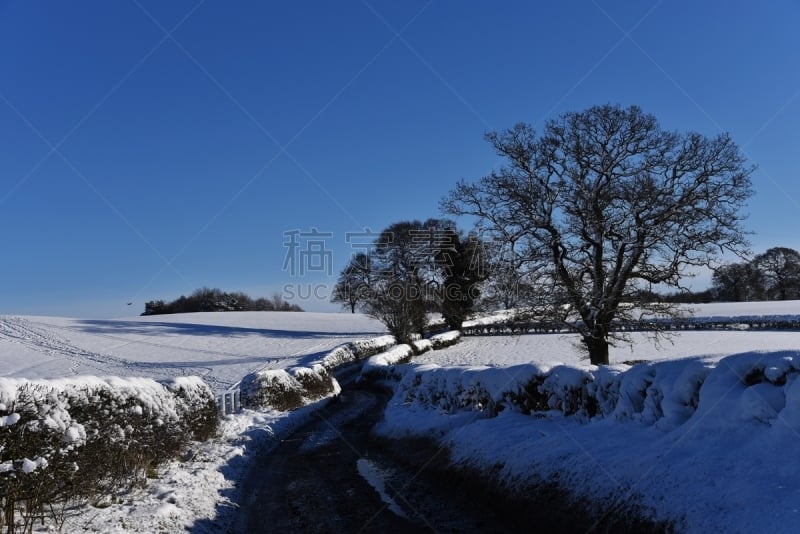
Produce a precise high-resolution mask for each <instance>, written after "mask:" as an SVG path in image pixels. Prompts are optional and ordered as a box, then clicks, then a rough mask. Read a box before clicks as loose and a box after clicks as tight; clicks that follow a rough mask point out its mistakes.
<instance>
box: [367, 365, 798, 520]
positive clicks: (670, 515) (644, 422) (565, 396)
mask: <svg viewBox="0 0 800 534" xmlns="http://www.w3.org/2000/svg"><path fill="white" fill-rule="evenodd" d="M406 369H407V370H406V373H405V375H404V376H403V378H402V380H401V381H400V382H399V383H398V385H397V388H396V390H395V394H394V397H393V399H392V401H391V402H390V404H389V406H388V408H387V411H386V418H385V420H384V422H383V423H381V425H380V426H379V428H378V431H379V432H380V433H382V434H384V435H386V436H389V437H399V436H419V435H428V436H432V437H435V438H437V439H439V440H440V441H441V443H442V444H443V445H446V446H448V448H449V449H450V453H451V461H452V462H453V463H454V464H456V465H462V466H470V467H472V468H475V469H478V470H479V471H481V472H483V473H485V474H486V476H489V477H493V478H495V479H496V480H497V481H498V482H499V483H501V485H503V486H505V487H507V488H509V489H510V490H512V491H515V492H520V491H528V490H530V491H534V490H535V489H534V488H535V487H537V485H538V484H543V483H544V484H546V483H556V484H558V485H559V486H560V487H562V488H563V489H564V490H566V491H568V492H569V493H570V494H571V495H572V496H573V497H574V498H575V499H579V500H582V501H583V502H588V503H595V504H596V506H597V509H596V510H595V511H596V512H597V514H598V516H602V515H603V514H605V512H606V511H609V510H614V512H615V513H616V512H621V511H627V512H635V513H638V514H645V515H648V516H650V517H651V518H653V519H656V520H664V521H671V522H673V524H674V526H675V527H676V528H677V529H678V530H680V531H692V532H707V531H766V530H769V531H780V532H789V531H793V529H794V527H795V525H794V523H795V521H794V515H796V509H797V506H796V498H797V495H800V465H797V464H796V463H793V462H787V461H781V460H780V459H784V460H785V459H787V458H792V457H793V456H794V455H795V453H796V444H797V437H798V436H800V380H798V377H800V351H780V352H749V353H742V354H737V355H731V356H727V357H724V358H722V359H719V360H715V359H714V358H699V357H698V358H686V359H683V360H673V361H661V362H653V363H645V364H639V365H635V366H633V367H628V366H624V365H619V366H613V367H581V368H579V367H572V366H564V365H558V366H553V367H549V368H548V367H546V366H541V365H534V364H523V365H517V366H513V367H505V368H498V367H474V366H473V367H466V366H463V367H439V366H436V365H433V364H422V365H411V366H407V368H406Z"/></svg>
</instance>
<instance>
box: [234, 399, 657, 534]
mask: <svg viewBox="0 0 800 534" xmlns="http://www.w3.org/2000/svg"><path fill="white" fill-rule="evenodd" d="M390 396H391V395H390V393H389V392H388V391H386V390H385V389H381V388H380V387H377V386H374V385H372V386H371V385H369V384H362V385H356V386H353V385H350V386H348V387H347V388H346V389H345V391H343V392H342V394H341V395H340V397H339V400H338V401H335V402H331V403H330V404H329V405H328V406H326V407H325V408H324V409H322V410H320V411H319V412H317V413H316V414H315V416H313V417H314V418H313V420H312V421H311V422H309V423H308V424H306V425H305V426H303V427H301V428H300V429H298V430H297V431H295V432H294V433H293V434H291V435H290V436H289V437H287V438H286V439H285V440H283V441H282V442H281V443H280V444H279V445H278V446H277V447H275V448H274V449H271V450H269V451H268V452H265V453H264V454H260V455H257V456H256V458H255V459H254V460H253V464H252V466H251V468H250V471H249V473H248V475H247V476H246V477H245V479H244V480H243V481H242V484H241V486H240V490H241V491H240V495H241V502H240V503H239V510H240V511H239V514H238V523H237V525H236V526H235V528H234V531H235V532H248V533H251V532H252V533H258V532H293V533H301V532H314V533H323V532H391V533H396V532H443V533H444V532H497V533H502V532H588V531H599V532H625V531H629V532H642V531H648V532H657V531H659V530H663V528H659V526H658V525H650V524H646V523H645V524H642V523H639V522H637V521H635V520H633V522H632V523H631V522H630V520H631V518H619V517H613V516H611V515H609V516H608V517H606V520H605V521H604V522H603V524H601V525H595V524H594V521H593V519H592V518H590V517H589V516H588V515H586V514H585V513H584V511H583V509H582V508H580V507H579V506H575V504H574V503H569V502H568V501H567V500H566V499H565V498H564V495H563V494H562V493H561V492H559V491H558V489H557V488H542V489H541V491H539V492H537V493H536V495H535V496H534V495H533V494H527V495H524V496H509V495H504V494H503V492H502V491H501V490H500V489H499V488H496V487H492V485H491V484H487V483H486V481H485V480H483V479H482V478H481V477H480V476H478V475H476V474H472V473H468V472H463V471H455V470H453V469H452V468H451V467H450V466H449V464H448V458H447V453H446V451H442V450H441V449H439V448H438V447H437V446H436V445H435V444H433V443H432V442H430V441H427V440H403V441H387V440H380V439H377V438H376V437H375V436H374V435H372V433H371V430H372V428H373V426H374V425H375V424H376V423H377V422H378V421H379V420H380V419H381V417H382V415H383V408H384V407H385V405H386V403H387V402H388V400H389V398H390ZM593 527H594V528H593ZM642 528H644V529H645V530H641V529H642Z"/></svg>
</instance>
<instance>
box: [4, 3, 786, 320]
mask: <svg viewBox="0 0 800 534" xmlns="http://www.w3.org/2000/svg"><path fill="white" fill-rule="evenodd" d="M236 6H237V7H235V8H233V7H230V3H223V2H219V1H215V0H207V1H205V2H202V1H200V2H198V1H188V2H178V1H176V2H155V1H143V0H137V1H125V0H119V1H114V2H106V1H93V2H39V1H12V2H8V1H3V0H0V50H2V51H3V52H2V53H0V228H1V229H2V235H3V239H2V256H0V313H19V314H23V313H24V314H58V315H71V316H98V317H110V316H120V315H135V314H138V313H140V312H141V311H142V310H143V306H144V302H145V301H147V300H151V299H156V298H167V299H170V298H175V297H177V296H179V295H180V294H182V293H188V292H191V291H192V290H193V289H195V288H197V287H201V286H212V287H220V288H222V289H226V290H244V291H247V292H249V293H251V294H253V295H271V294H273V293H274V292H276V291H277V292H283V291H284V286H285V285H286V284H290V286H291V290H292V291H294V292H296V293H297V292H301V291H302V292H304V293H308V287H309V285H312V284H325V283H330V282H332V281H333V280H332V278H329V277H328V276H327V273H326V272H325V271H326V270H327V265H325V266H324V267H325V268H324V269H320V270H310V269H309V270H307V272H306V273H305V274H304V275H303V276H300V273H299V272H294V273H292V272H289V271H287V270H284V267H291V266H292V265H290V264H291V263H292V261H289V262H288V264H287V261H286V260H287V254H289V255H290V256H293V255H295V254H297V253H299V252H301V251H304V250H307V249H308V247H309V246H311V245H313V244H314V243H313V242H317V244H318V243H319V242H321V243H322V244H323V245H324V251H325V252H326V253H329V255H325V256H324V258H323V256H319V257H317V259H324V260H325V262H328V261H330V268H331V270H332V272H333V274H334V275H335V274H336V273H337V272H338V271H339V270H340V269H341V267H342V266H343V265H344V264H345V263H346V261H347V259H348V258H349V256H350V254H351V253H352V252H353V247H352V246H351V244H349V243H347V242H346V239H345V237H346V234H347V233H348V232H358V231H362V230H363V229H364V228H369V229H372V230H374V231H378V230H381V229H382V228H384V227H385V226H387V225H389V224H390V223H392V222H396V221H398V220H403V219H414V218H420V219H424V218H427V217H432V216H433V217H435V216H438V215H439V213H438V201H439V199H440V198H441V197H442V196H443V195H444V194H446V193H447V191H448V190H450V189H451V188H452V187H453V185H454V184H455V182H456V181H457V180H459V179H461V178H467V179H475V178H478V177H480V176H482V175H484V174H486V173H488V172H489V171H490V170H491V169H492V168H493V167H495V166H497V165H498V164H499V161H498V160H497V158H496V156H495V155H494V153H493V152H492V150H491V149H490V148H489V146H488V145H487V144H486V142H485V141H484V139H483V135H484V133H485V132H487V131H490V130H493V129H501V128H505V127H509V126H511V125H513V124H514V123H516V122H519V121H526V122H530V123H532V124H534V125H536V126H541V125H542V124H543V122H544V121H545V120H546V119H547V118H550V117H554V116H557V115H558V114H560V113H563V112H565V111H571V110H579V109H584V108H586V107H588V106H591V105H593V104H602V103H607V102H611V103H619V104H621V105H624V106H627V105H630V104H636V105H639V106H641V107H642V108H643V109H644V110H645V111H647V112H649V113H652V114H654V115H656V116H657V117H658V118H659V119H660V121H661V122H662V125H664V126H665V127H667V128H670V129H677V130H681V131H686V130H696V131H699V132H701V133H703V134H706V135H714V134H716V133H719V132H721V131H728V132H730V133H731V134H732V136H733V138H734V140H736V142H737V143H738V144H739V145H740V146H741V147H742V148H743V149H744V151H745V152H746V154H747V155H748V157H749V158H750V160H751V161H752V162H753V163H755V164H757V165H758V166H759V169H758V171H757V172H756V173H755V175H754V186H755V190H756V195H755V196H754V197H753V199H752V200H751V202H750V204H749V206H748V212H749V213H750V217H749V219H748V221H747V226H748V227H749V228H750V229H751V230H752V231H753V232H755V234H754V235H753V236H752V239H751V241H752V243H753V249H754V251H755V252H760V251H763V250H765V249H766V248H769V247H771V246H788V247H792V248H796V249H800V239H799V238H798V237H797V230H796V227H797V222H798V215H797V214H798V210H799V208H800V181H798V180H797V170H798V164H797V152H798V133H797V132H798V125H800V33H798V32H797V28H798V26H800V5H798V4H797V2H793V1H789V0H785V1H772V2H766V3H755V2H744V1H741V2H736V1H734V2H732V1H709V2H702V3H699V2H692V1H670V2H652V1H642V2H620V1H615V2H607V1H600V0H598V1H596V2H591V1H589V2H523V1H514V2H495V3H489V2H456V1H448V2H439V1H434V2H423V1H406V2H388V1H377V0H375V1H369V2H366V1H365V2H360V1H352V2H323V1H319V2H280V3H278V2H242V3H238V4H236ZM312 229H316V230H318V231H319V232H322V233H323V234H324V235H325V237H324V239H323V238H318V239H307V238H303V239H302V240H301V241H300V247H299V248H295V249H291V248H289V247H287V246H285V243H286V242H287V239H288V238H287V237H286V234H285V233H286V232H290V231H300V232H302V233H303V235H305V234H306V233H307V232H310V231H311V230H312ZM328 236H330V237H328ZM289 259H291V260H296V261H299V260H300V259H301V258H299V257H297V256H296V257H293V258H289ZM295 267H299V265H295ZM702 281H703V277H700V279H699V283H700V284H701V285H702ZM318 293H319V291H318ZM322 294H324V290H323V291H322ZM128 302H131V303H132V305H131V306H127V303H128ZM297 302H298V303H300V304H301V305H302V306H304V307H306V308H307V309H335V308H333V307H331V306H330V305H326V304H324V303H319V302H313V301H311V300H309V301H297Z"/></svg>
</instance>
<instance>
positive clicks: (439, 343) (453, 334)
mask: <svg viewBox="0 0 800 534" xmlns="http://www.w3.org/2000/svg"><path fill="white" fill-rule="evenodd" d="M460 339H461V332H459V331H458V330H449V331H447V332H442V333H441V334H436V335H435V336H431V344H432V345H433V350H439V349H444V348H446V347H450V346H452V345H455V344H456V343H458V342H459V340H460Z"/></svg>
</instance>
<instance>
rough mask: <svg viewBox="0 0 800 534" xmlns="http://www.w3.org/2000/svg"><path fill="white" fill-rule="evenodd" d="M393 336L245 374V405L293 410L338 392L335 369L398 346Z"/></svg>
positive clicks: (243, 401)
mask: <svg viewBox="0 0 800 534" xmlns="http://www.w3.org/2000/svg"><path fill="white" fill-rule="evenodd" d="M395 343H396V341H395V339H394V337H393V336H378V337H374V338H369V339H360V340H356V341H353V342H351V343H345V344H344V345H340V346H338V347H336V348H335V349H333V350H332V351H330V352H328V353H327V354H326V355H325V356H324V357H322V358H321V359H319V360H315V361H313V362H310V363H308V364H306V365H303V366H297V367H289V368H286V369H265V370H261V371H256V372H254V373H250V374H249V375H247V376H245V377H244V378H243V379H242V381H241V383H240V384H239V389H240V391H241V394H242V397H241V398H242V404H243V405H244V406H247V407H249V408H267V407H269V408H273V409H275V410H281V411H286V410H294V409H296V408H299V407H301V406H303V405H305V404H308V403H309V402H313V401H316V400H319V399H321V398H323V397H325V396H326V395H330V394H336V393H338V392H339V384H338V383H337V382H336V379H335V378H334V377H333V371H334V370H335V369H336V368H337V367H339V366H341V365H346V364H348V363H352V362H356V361H359V360H363V359H364V358H368V357H370V356H372V355H374V354H378V353H381V352H383V351H385V350H386V349H387V348H389V347H392V346H393V345H395Z"/></svg>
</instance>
